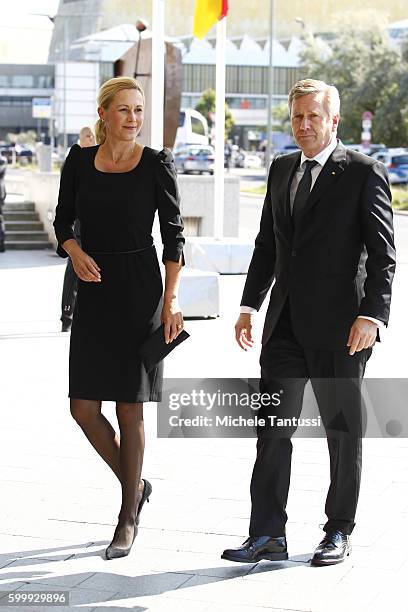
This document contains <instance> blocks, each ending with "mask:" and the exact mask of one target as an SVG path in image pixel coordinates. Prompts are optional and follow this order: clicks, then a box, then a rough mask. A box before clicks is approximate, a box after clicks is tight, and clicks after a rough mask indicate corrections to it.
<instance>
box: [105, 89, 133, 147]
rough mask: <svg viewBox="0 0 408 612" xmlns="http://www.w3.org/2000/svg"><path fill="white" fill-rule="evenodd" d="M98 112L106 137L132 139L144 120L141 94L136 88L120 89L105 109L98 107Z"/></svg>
mask: <svg viewBox="0 0 408 612" xmlns="http://www.w3.org/2000/svg"><path fill="white" fill-rule="evenodd" d="M98 114H99V117H100V118H101V119H103V120H104V121H105V126H106V137H107V138H115V139H118V140H129V141H131V140H134V139H135V138H136V136H137V135H138V133H139V132H140V130H141V127H142V125H143V120H144V105H143V97H142V94H141V93H140V91H138V90H137V89H122V90H121V91H119V92H118V93H117V94H115V96H114V98H113V100H112V101H111V103H110V104H109V107H108V108H107V109H104V108H102V107H101V106H100V107H99V108H98Z"/></svg>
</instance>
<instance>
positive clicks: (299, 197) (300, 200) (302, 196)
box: [292, 159, 319, 224]
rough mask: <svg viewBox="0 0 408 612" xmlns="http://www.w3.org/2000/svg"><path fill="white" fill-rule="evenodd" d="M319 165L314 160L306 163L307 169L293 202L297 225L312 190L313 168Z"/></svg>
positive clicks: (293, 215) (293, 217)
mask: <svg viewBox="0 0 408 612" xmlns="http://www.w3.org/2000/svg"><path fill="white" fill-rule="evenodd" d="M318 163H319V162H317V161H315V160H314V159H312V160H306V161H305V166H306V168H305V171H304V173H303V176H302V178H301V180H300V182H299V185H298V188H297V190H296V195H295V199H294V201H293V209H292V219H293V222H294V223H295V224H296V222H297V220H298V218H299V214H300V213H301V212H302V210H303V208H304V206H305V204H306V202H307V198H308V197H309V194H310V189H311V187H312V168H313V167H314V166H316V165H317V164H318Z"/></svg>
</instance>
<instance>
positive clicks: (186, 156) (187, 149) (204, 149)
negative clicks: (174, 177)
mask: <svg viewBox="0 0 408 612" xmlns="http://www.w3.org/2000/svg"><path fill="white" fill-rule="evenodd" d="M173 156H174V163H175V165H176V169H177V172H180V173H182V174H190V173H191V172H194V173H197V174H203V173H204V172H208V173H209V174H214V147H213V146H211V145H200V144H198V145H197V144H186V145H180V146H178V147H177V148H176V149H175V150H174V151H173Z"/></svg>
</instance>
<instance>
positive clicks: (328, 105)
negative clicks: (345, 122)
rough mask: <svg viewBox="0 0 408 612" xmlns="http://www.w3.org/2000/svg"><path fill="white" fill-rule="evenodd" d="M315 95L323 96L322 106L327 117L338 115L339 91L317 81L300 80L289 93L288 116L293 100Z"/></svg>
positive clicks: (332, 86)
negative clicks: (320, 94)
mask: <svg viewBox="0 0 408 612" xmlns="http://www.w3.org/2000/svg"><path fill="white" fill-rule="evenodd" d="M316 93H324V94H325V95H324V103H323V104H324V107H325V110H326V112H327V114H328V115H329V117H333V116H334V115H340V95H339V90H338V89H337V87H335V86H334V85H328V84H327V83H325V82H324V81H318V80H317V79H302V80H301V81H298V82H297V83H295V84H294V86H293V87H292V89H291V90H290V92H289V99H288V105H289V114H291V113H292V103H293V100H295V99H296V98H301V97H302V96H307V95H308V94H316Z"/></svg>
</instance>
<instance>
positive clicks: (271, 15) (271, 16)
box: [265, 0, 275, 177]
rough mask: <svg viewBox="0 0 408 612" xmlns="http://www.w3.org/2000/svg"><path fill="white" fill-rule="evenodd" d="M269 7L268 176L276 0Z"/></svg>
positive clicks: (271, 0)
mask: <svg viewBox="0 0 408 612" xmlns="http://www.w3.org/2000/svg"><path fill="white" fill-rule="evenodd" d="M270 2H271V4H270V7H269V65H268V109H267V110H268V125H267V128H266V129H267V134H266V151H265V171H266V177H268V173H269V166H270V165H271V149H272V94H273V29H274V21H275V16H274V0H270Z"/></svg>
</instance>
